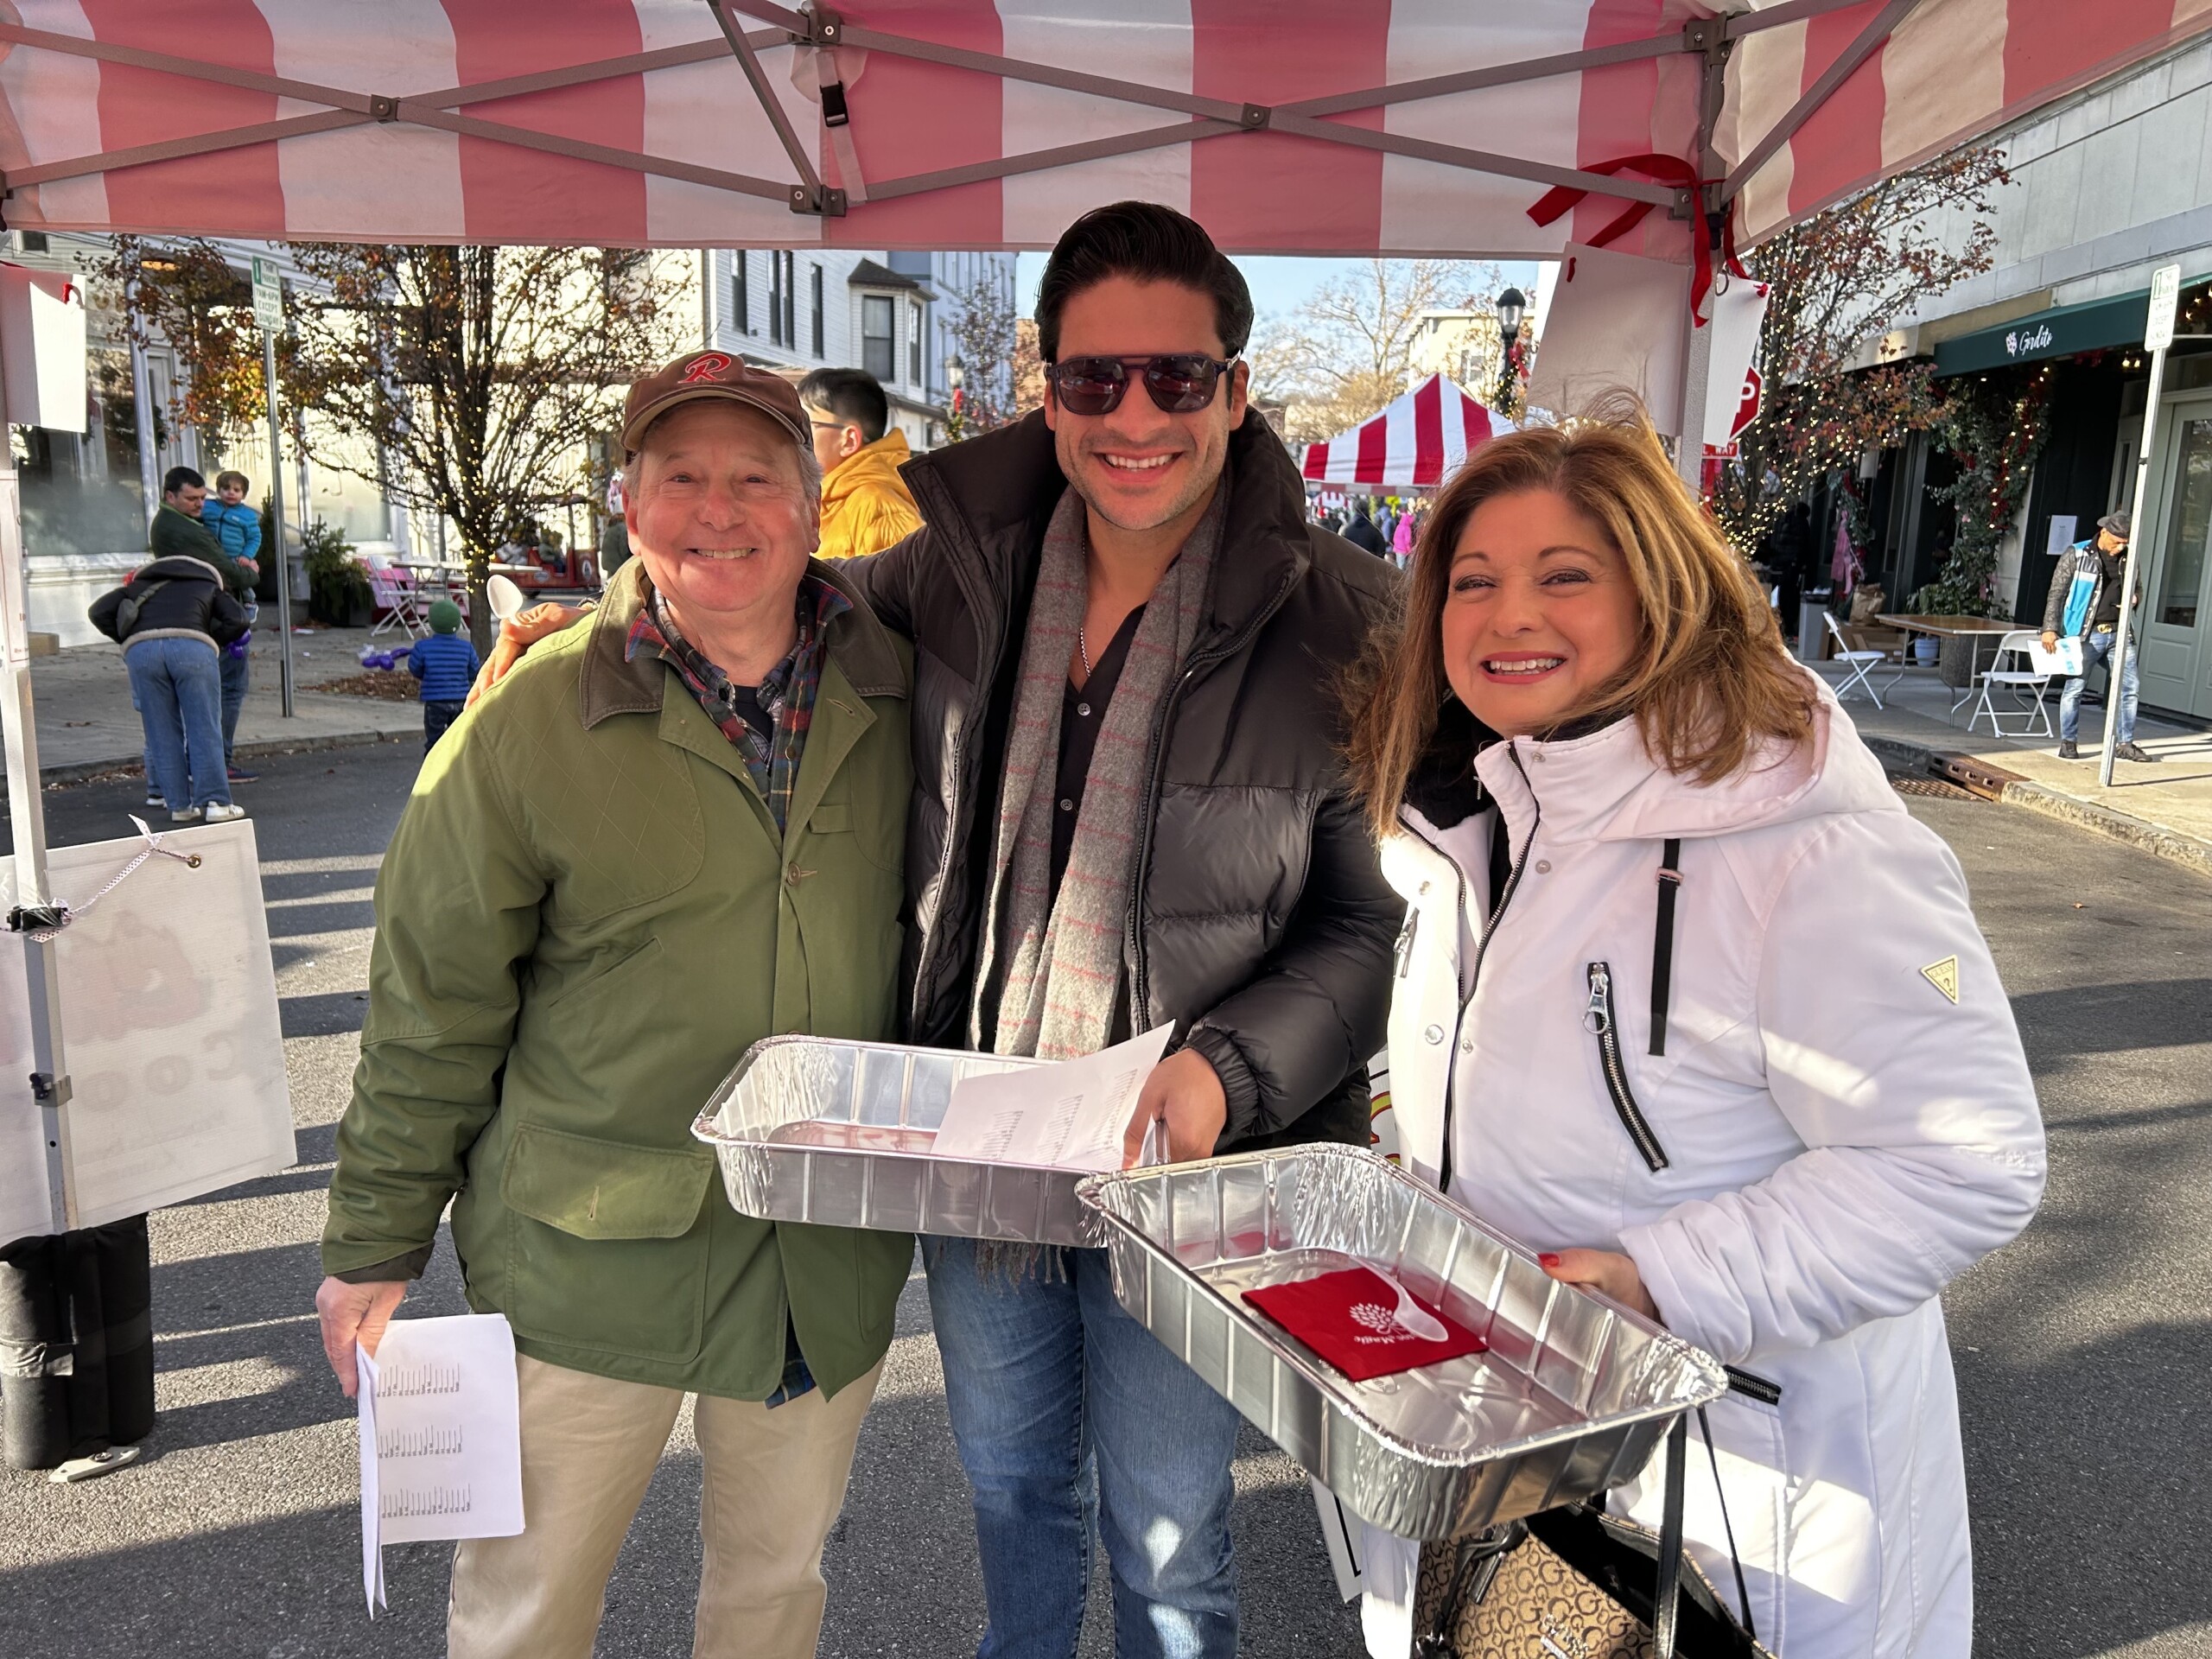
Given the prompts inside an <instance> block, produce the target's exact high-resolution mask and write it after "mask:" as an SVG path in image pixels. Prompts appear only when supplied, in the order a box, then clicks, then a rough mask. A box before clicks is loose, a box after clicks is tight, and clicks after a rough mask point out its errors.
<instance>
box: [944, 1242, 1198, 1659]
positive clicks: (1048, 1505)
mask: <svg viewBox="0 0 2212 1659" xmlns="http://www.w3.org/2000/svg"><path fill="white" fill-rule="evenodd" d="M1056 1254H1057V1255H1058V1260H1059V1262H1060V1263H1061V1264H1062V1265H1063V1266H1064V1268H1065V1274H1064V1275H1062V1274H1054V1275H1052V1276H1051V1277H1049V1278H1047V1277H1046V1276H1045V1275H1044V1274H1042V1273H1041V1272H1040V1271H1038V1270H1034V1269H1033V1270H1032V1271H1031V1272H1030V1273H1029V1274H1027V1275H1026V1276H1024V1277H1023V1278H1021V1279H1020V1281H1014V1280H1011V1279H1010V1278H1009V1277H1008V1276H1007V1274H1006V1273H1005V1272H1004V1270H1003V1269H1000V1268H993V1269H992V1270H990V1271H989V1272H988V1274H987V1273H986V1272H985V1271H983V1270H982V1269H981V1268H978V1267H977V1265H976V1243H975V1242H974V1241H973V1240H971V1239H959V1238H925V1239H924V1240H923V1241H922V1262H923V1264H924V1265H925V1267H926V1268H928V1269H929V1280H930V1311H931V1317H932V1318H933V1319H934V1320H935V1323H936V1325H937V1345H938V1352H939V1353H940V1354H942V1355H943V1356H944V1391H945V1400H946V1403H947V1405H948V1406H949V1407H950V1409H951V1414H952V1433H953V1438H954V1440H957V1442H958V1444H959V1447H960V1462H961V1465H962V1467H963V1468H964V1469H965V1470H966V1471H968V1484H969V1486H970V1488H971V1489H973V1491H974V1494H975V1503H976V1546H977V1548H978V1549H979V1551H980V1552H981V1554H982V1564H983V1598H984V1601H985V1603H986V1605H987V1607H988V1611H989V1624H988V1628H987V1629H986V1630H984V1632H983V1640H982V1646H981V1647H979V1648H978V1649H976V1654H977V1659H1070V1656H1072V1655H1073V1654H1074V1652H1075V1648H1076V1641H1077V1637H1078V1636H1079V1634H1080V1633H1081V1631H1082V1629H1083V1608H1084V1594H1085V1592H1086V1590H1087V1589H1088V1587H1089V1585H1090V1529H1091V1522H1092V1520H1093V1518H1094V1516H1095V1517H1096V1521H1097V1523H1098V1530H1099V1534H1100V1536H1101V1537H1102V1538H1103V1540H1104V1541H1105V1545H1106V1562H1107V1567H1108V1568H1109V1571H1110V1572H1111V1574H1112V1577H1113V1582H1114V1651H1115V1653H1116V1655H1117V1656H1118V1659H1231V1656H1233V1655H1234V1654H1235V1653H1236V1562H1235V1560H1234V1559H1233V1558H1232V1556H1231V1554H1230V1544H1229V1510H1230V1501H1231V1499H1232V1498H1233V1497H1234V1496H1235V1491H1234V1487H1233V1484H1232V1483H1231V1481H1230V1459H1231V1458H1232V1457H1233V1456H1234V1455H1235V1453H1236V1424H1237V1415H1236V1407H1234V1406H1232V1405H1230V1403H1229V1402H1227V1401H1226V1400H1224V1399H1223V1398H1222V1397H1221V1396H1220V1395H1217V1394H1216V1393H1215V1392H1214V1391H1213V1390H1212V1389H1210V1388H1208V1387H1207V1386H1206V1385H1205V1383H1201V1382H1200V1381H1199V1380H1198V1375H1197V1374H1196V1373H1195V1372H1193V1371H1192V1370H1191V1369H1190V1367H1188V1366H1187V1365H1185V1364H1184V1363H1183V1362H1182V1361H1181V1360H1179V1359H1177V1358H1176V1357H1174V1356H1173V1354H1170V1353H1169V1352H1168V1351H1166V1349H1165V1348H1163V1347H1161V1346H1160V1344H1159V1343H1158V1342H1156V1341H1155V1340H1154V1338H1153V1336H1152V1333H1151V1332H1148V1331H1147V1330H1146V1329H1145V1328H1144V1327H1143V1326H1142V1325H1139V1324H1138V1323H1137V1322H1136V1321H1135V1319H1131V1318H1130V1317H1129V1316H1128V1314H1127V1313H1123V1312H1122V1307H1121V1305H1120V1304H1119V1303H1117V1302H1116V1300H1114V1288H1113V1285H1112V1282H1111V1281H1110V1279H1109V1274H1108V1271H1107V1266H1106V1252H1105V1251H1103V1250H1072V1249H1071V1250H1061V1251H1058V1252H1056Z"/></svg>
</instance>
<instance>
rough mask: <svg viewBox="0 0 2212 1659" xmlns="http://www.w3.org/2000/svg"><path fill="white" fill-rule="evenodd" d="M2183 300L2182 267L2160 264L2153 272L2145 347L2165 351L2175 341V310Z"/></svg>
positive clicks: (2144, 334) (2145, 321)
mask: <svg viewBox="0 0 2212 1659" xmlns="http://www.w3.org/2000/svg"><path fill="white" fill-rule="evenodd" d="M2180 301H2181V267H2180V266H2179V265H2160V266H2159V267H2158V270H2154V271H2152V273H2151V315H2149V316H2148V317H2146V318H2145V320H2144V323H2143V349H2144V350H2145V351H2146V352H2163V351H2164V350H2165V349H2166V347H2167V346H2171V345H2172V344H2173V343H2174V310H2175V308H2176V307H2177V305H2178V304H2179V303H2180Z"/></svg>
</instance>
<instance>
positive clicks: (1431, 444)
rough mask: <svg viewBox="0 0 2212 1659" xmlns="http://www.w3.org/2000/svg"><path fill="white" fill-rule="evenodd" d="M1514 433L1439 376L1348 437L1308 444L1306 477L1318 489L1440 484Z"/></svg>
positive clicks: (1511, 427)
mask: <svg viewBox="0 0 2212 1659" xmlns="http://www.w3.org/2000/svg"><path fill="white" fill-rule="evenodd" d="M1518 430H1520V429H1519V428H1518V427H1516V426H1515V425H1514V423H1512V422H1510V421H1509V420H1507V419H1506V418H1505V416H1503V415H1499V414H1497V413H1495V412H1494V411H1492V410H1488V409H1485V408H1484V406H1483V405H1482V404H1478V403H1477V402H1476V401H1475V400H1474V399H1473V398H1471V397H1469V396H1467V394H1466V393H1465V392H1464V391H1461V390H1460V389H1459V387H1458V386H1456V385H1453V384H1452V382H1451V381H1449V380H1446V378H1444V377H1443V376H1442V375H1440V374H1432V375H1430V376H1429V377H1428V378H1427V379H1426V380H1424V381H1422V382H1421V385H1417V386H1415V387H1414V389H1413V390H1412V391H1409V392H1408V393H1407V394H1406V395H1405V396H1404V397H1401V398H1399V399H1398V401H1397V402H1395V404H1391V405H1390V406H1389V408H1388V409H1386V410H1383V412H1382V413H1381V414H1379V415H1377V416H1374V417H1373V418H1371V419H1370V420H1364V421H1362V422H1361V423H1359V424H1358V425H1357V426H1355V427H1353V428H1352V429H1351V430H1350V431H1349V432H1339V433H1338V434H1337V435H1336V436H1335V437H1333V438H1331V439H1330V440H1329V441H1328V442H1326V443H1309V444H1307V445H1306V465H1305V468H1304V471H1305V474H1306V478H1307V479H1309V480H1312V481H1313V482H1315V483H1319V484H1370V485H1383V486H1400V487H1402V486H1407V485H1412V484H1441V483H1442V482H1443V481H1444V480H1446V479H1447V478H1449V477H1451V476H1452V473H1453V472H1454V471H1455V470H1457V468H1458V467H1459V463H1460V462H1461V461H1465V459H1466V458H1467V452H1468V451H1469V450H1470V449H1472V448H1475V446H1476V445H1478V444H1480V443H1486V442H1489V441H1490V440H1491V439H1492V438H1494V437H1496V436H1497V435H1498V434H1499V433H1501V432H1516V431H1518Z"/></svg>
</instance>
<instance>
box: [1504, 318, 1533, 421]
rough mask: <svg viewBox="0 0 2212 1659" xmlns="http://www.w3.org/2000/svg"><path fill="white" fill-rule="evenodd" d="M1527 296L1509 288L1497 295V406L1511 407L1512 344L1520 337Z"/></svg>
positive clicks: (1508, 408) (1505, 408)
mask: <svg viewBox="0 0 2212 1659" xmlns="http://www.w3.org/2000/svg"><path fill="white" fill-rule="evenodd" d="M1528 311H1529V296H1527V295H1525V294H1523V293H1522V291H1521V290H1520V289H1517V288H1509V289H1506V290H1505V292H1504V293H1503V294H1501V295H1499V296H1497V407H1498V410H1499V412H1500V413H1504V412H1506V411H1508V410H1511V409H1512V407H1513V344H1514V342H1515V341H1516V340H1519V339H1520V338H1521V319H1522V317H1523V316H1525V315H1528Z"/></svg>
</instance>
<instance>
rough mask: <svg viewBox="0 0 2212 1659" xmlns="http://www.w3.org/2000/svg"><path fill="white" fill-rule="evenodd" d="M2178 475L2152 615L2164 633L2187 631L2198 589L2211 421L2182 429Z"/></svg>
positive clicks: (2208, 515) (2210, 484)
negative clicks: (2167, 630)
mask: <svg viewBox="0 0 2212 1659" xmlns="http://www.w3.org/2000/svg"><path fill="white" fill-rule="evenodd" d="M2180 471H2181V484H2180V490H2179V492H2178V500H2177V508H2178V510H2177V512H2175V513H2174V515H2173V529H2172V531H2171V533H2170V534H2169V535H2168V537H2167V538H2166V556H2165V560H2164V574H2163V575H2161V576H2160V578H2159V582H2158V602H2157V607H2156V609H2155V610H2154V611H2153V612H2152V615H2153V616H2154V617H2155V618H2156V619H2157V620H2158V621H2160V622H2163V623H2164V624H2166V626H2169V627H2176V628H2193V627H2195V626H2196V595H2197V590H2198V589H2199V588H2202V586H2203V583H2204V550H2205V543H2206V542H2207V540H2208V539H2212V418H2207V419H2203V420H2195V421H2184V422H2183V423H2182V428H2181V467H2180Z"/></svg>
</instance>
